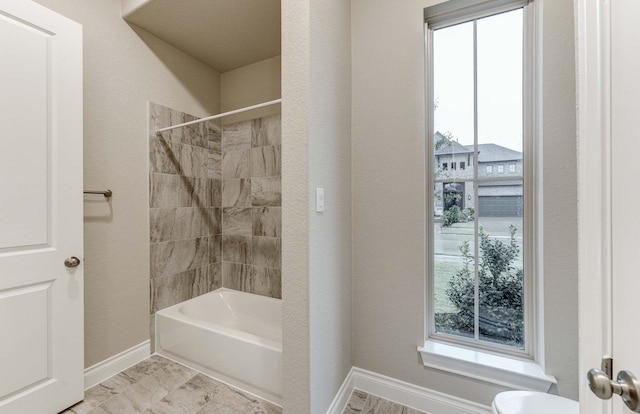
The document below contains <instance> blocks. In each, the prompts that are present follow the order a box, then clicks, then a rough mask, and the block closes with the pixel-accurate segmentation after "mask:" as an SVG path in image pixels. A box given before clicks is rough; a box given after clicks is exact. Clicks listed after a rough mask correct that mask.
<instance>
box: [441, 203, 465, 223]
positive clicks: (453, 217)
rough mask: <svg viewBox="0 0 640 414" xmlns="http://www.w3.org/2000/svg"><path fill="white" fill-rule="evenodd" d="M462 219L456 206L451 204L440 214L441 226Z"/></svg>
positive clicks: (458, 221)
mask: <svg viewBox="0 0 640 414" xmlns="http://www.w3.org/2000/svg"><path fill="white" fill-rule="evenodd" d="M461 221H462V214H461V213H460V209H459V208H458V206H456V205H453V206H451V207H449V209H448V210H447V211H445V212H444V214H443V215H442V226H443V227H449V226H450V225H452V224H454V223H460V222H461Z"/></svg>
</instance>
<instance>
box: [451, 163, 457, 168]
mask: <svg viewBox="0 0 640 414" xmlns="http://www.w3.org/2000/svg"><path fill="white" fill-rule="evenodd" d="M451 169H452V170H455V169H456V163H455V162H452V163H451Z"/></svg>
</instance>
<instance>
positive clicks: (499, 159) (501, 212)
mask: <svg viewBox="0 0 640 414" xmlns="http://www.w3.org/2000/svg"><path fill="white" fill-rule="evenodd" d="M443 137H444V136H443V135H442V134H441V133H440V132H436V134H435V142H438V141H439V140H441V139H442V138H443ZM434 155H435V169H436V170H435V177H436V181H437V182H436V184H435V188H434V194H435V199H434V203H435V214H436V216H440V215H442V214H443V212H444V211H446V210H448V209H449V208H450V207H451V206H452V205H454V204H455V205H457V206H458V207H459V208H460V209H461V210H462V209H465V208H473V209H474V210H477V214H478V216H479V217H522V213H523V198H522V197H523V182H522V180H521V179H518V178H519V177H522V174H523V171H522V152H520V151H515V150H512V149H509V148H506V147H503V146H501V145H497V144H478V156H477V162H478V178H479V179H480V180H481V181H480V183H479V184H478V206H477V208H476V206H475V199H474V183H473V174H474V168H475V166H474V154H473V145H462V144H460V143H458V142H456V141H451V142H450V143H448V144H446V145H445V146H443V147H442V148H440V149H438V150H436V151H435V154H434ZM484 180H490V181H484Z"/></svg>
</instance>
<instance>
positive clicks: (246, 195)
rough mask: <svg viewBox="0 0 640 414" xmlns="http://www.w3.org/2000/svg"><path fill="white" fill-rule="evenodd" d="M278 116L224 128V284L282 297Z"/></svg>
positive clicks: (279, 133) (237, 288)
mask: <svg viewBox="0 0 640 414" xmlns="http://www.w3.org/2000/svg"><path fill="white" fill-rule="evenodd" d="M280 142H281V128H280V115H272V116H269V117H265V118H258V119H253V120H250V121H243V122H238V123H235V124H230V125H225V126H224V127H223V130H222V180H223V181H222V183H223V184H222V206H223V207H224V209H223V211H222V256H223V260H224V263H223V267H222V269H223V270H222V274H223V286H224V287H227V288H231V289H236V290H242V291H244V292H250V293H256V294H259V295H265V296H271V297H276V298H280V297H281V296H282V288H281V276H280V268H281V254H280V250H281V237H282V225H281V216H282V213H281V210H282V208H281V205H282V184H281V170H282V169H281V160H280V152H281V149H280V148H281V145H280Z"/></svg>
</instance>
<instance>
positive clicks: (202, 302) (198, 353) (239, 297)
mask: <svg viewBox="0 0 640 414" xmlns="http://www.w3.org/2000/svg"><path fill="white" fill-rule="evenodd" d="M281 309H282V306H281V301H280V299H273V298H268V297H264V296H259V295H253V294H250V293H244V292H238V291H235V290H230V289H225V288H220V289H218V290H215V291H213V292H210V293H207V294H205V295H202V296H198V297H196V298H193V299H191V300H188V301H186V302H182V303H178V304H177V305H174V306H171V307H169V308H166V309H163V310H161V311H158V312H157V313H156V315H155V317H156V321H155V323H156V330H155V331H156V352H157V353H158V354H160V355H163V356H166V357H168V358H170V359H174V360H176V361H177V362H181V363H183V364H185V365H187V366H190V367H192V368H194V369H197V370H199V371H201V372H204V373H205V374H208V375H211V376H212V377H214V378H217V379H219V380H221V381H223V382H226V383H228V384H230V385H233V386H236V387H238V388H240V389H242V390H244V391H248V392H249V393H252V394H255V395H257V396H258V397H261V398H264V399H266V400H268V401H271V402H273V403H276V404H278V405H280V404H282V317H281V315H282V312H281Z"/></svg>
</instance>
